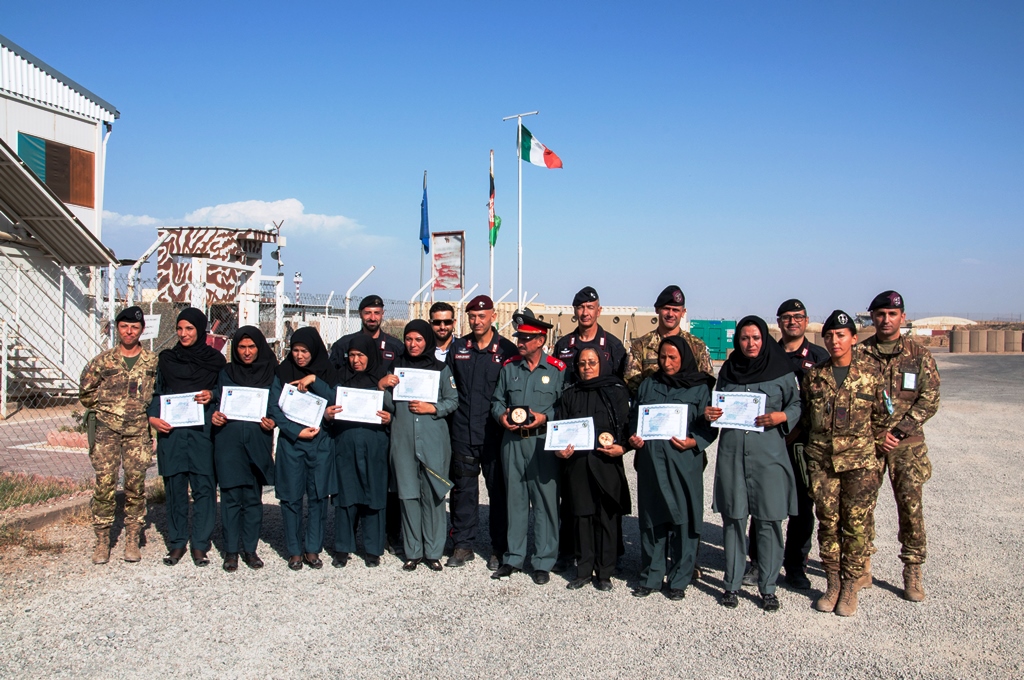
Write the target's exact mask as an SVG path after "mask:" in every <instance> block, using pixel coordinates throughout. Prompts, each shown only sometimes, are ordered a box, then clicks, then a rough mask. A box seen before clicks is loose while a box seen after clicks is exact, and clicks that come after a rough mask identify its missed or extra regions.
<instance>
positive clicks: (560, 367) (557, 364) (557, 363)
mask: <svg viewBox="0 0 1024 680" xmlns="http://www.w3.org/2000/svg"><path fill="white" fill-rule="evenodd" d="M548 363H549V364H551V365H552V366H554V367H555V368H557V369H558V370H559V371H564V370H565V362H564V361H562V360H561V359H556V358H554V357H553V356H551V355H550V354H549V355H548Z"/></svg>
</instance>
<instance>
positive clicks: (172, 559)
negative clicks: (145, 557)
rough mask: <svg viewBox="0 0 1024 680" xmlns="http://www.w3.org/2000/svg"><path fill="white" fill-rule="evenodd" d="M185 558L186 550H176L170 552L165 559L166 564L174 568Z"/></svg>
mask: <svg viewBox="0 0 1024 680" xmlns="http://www.w3.org/2000/svg"><path fill="white" fill-rule="evenodd" d="M184 556H185V549H184V548H174V549H173V550H168V551H167V555H166V556H165V557H164V564H166V565H167V566H168V567H173V566H174V565H175V564H177V563H178V562H180V561H181V558H182V557H184Z"/></svg>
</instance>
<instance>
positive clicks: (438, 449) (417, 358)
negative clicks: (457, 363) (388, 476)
mask: <svg viewBox="0 0 1024 680" xmlns="http://www.w3.org/2000/svg"><path fill="white" fill-rule="evenodd" d="M403 337H404V339H405V351H404V352H402V355H401V356H400V357H398V359H396V360H395V363H394V364H393V365H392V369H391V370H392V373H391V375H387V376H384V378H383V379H382V380H381V387H384V388H387V389H391V390H393V389H394V387H395V385H397V384H398V383H399V380H400V377H399V376H400V375H401V370H402V369H403V368H416V369H422V370H427V371H440V373H441V376H440V384H439V387H438V390H437V398H436V400H435V401H434V403H429V402H425V401H398V402H395V403H394V406H393V408H394V409H395V414H394V418H393V420H392V424H391V466H392V469H393V470H394V480H395V485H396V486H397V487H398V498H399V501H400V503H401V506H402V536H403V541H404V547H405V564H404V565H402V568H403V569H405V570H406V571H412V570H414V569H415V568H416V565H418V564H419V563H420V562H425V563H426V565H427V567H429V568H430V569H431V570H433V571H441V555H442V553H443V552H444V542H445V534H446V533H447V529H448V521H447V518H446V517H445V512H444V498H445V496H446V495H447V494H448V491H449V490H450V489H451V486H452V483H451V482H450V481H448V478H447V475H448V466H449V465H450V464H451V458H452V446H451V439H450V437H449V434H448V423H447V421H446V420H445V417H447V416H448V414H450V413H451V412H453V411H454V410H455V409H456V408H457V407H458V405H459V395H458V392H456V391H455V379H454V378H453V377H452V371H451V369H450V368H448V367H447V366H445V365H444V364H443V363H441V362H440V361H438V360H437V359H435V358H434V344H435V343H434V332H433V331H432V330H431V328H430V324H428V323H427V322H426V321H423V320H422V319H415V320H413V321H410V322H409V323H408V324H406V326H405V332H404V333H403Z"/></svg>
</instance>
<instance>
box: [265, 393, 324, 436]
mask: <svg viewBox="0 0 1024 680" xmlns="http://www.w3.org/2000/svg"><path fill="white" fill-rule="evenodd" d="M277 403H278V405H279V406H280V407H281V410H282V411H283V412H284V414H285V416H286V417H287V418H288V420H290V421H292V422H293V423H298V424H299V425H305V426H306V427H320V421H321V420H322V419H323V417H324V409H326V408H327V400H326V399H323V398H321V397H318V396H316V395H315V394H311V393H309V392H299V390H298V388H296V387H295V385H285V386H284V389H283V390H281V398H280V399H279V400H278V402H277Z"/></svg>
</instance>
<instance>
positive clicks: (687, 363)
mask: <svg viewBox="0 0 1024 680" xmlns="http://www.w3.org/2000/svg"><path fill="white" fill-rule="evenodd" d="M666 344H668V345H672V346H673V347H675V348H676V349H677V350H678V351H679V358H680V359H681V360H682V361H681V363H680V364H679V370H678V371H677V372H676V373H673V374H672V375H668V374H667V373H665V371H663V370H662V369H661V366H660V365H659V366H658V370H657V372H655V374H654V376H653V377H654V379H655V380H657V381H658V382H660V383H661V384H662V385H667V386H668V387H674V388H681V389H684V390H685V389H689V388H691V387H693V386H695V385H700V384H702V383H705V384H707V386H708V389H711V387H712V386H714V384H715V378H714V376H711V375H708V374H707V373H704V372H702V371H701V370H700V369H698V368H697V358H696V357H695V356H693V350H692V349H690V343H688V342H686V340H684V339H683V336H681V335H669V336H668V337H665V338H662V339H661V344H660V345H658V356H659V357H660V356H661V348H662V347H664V346H665V345H666Z"/></svg>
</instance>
